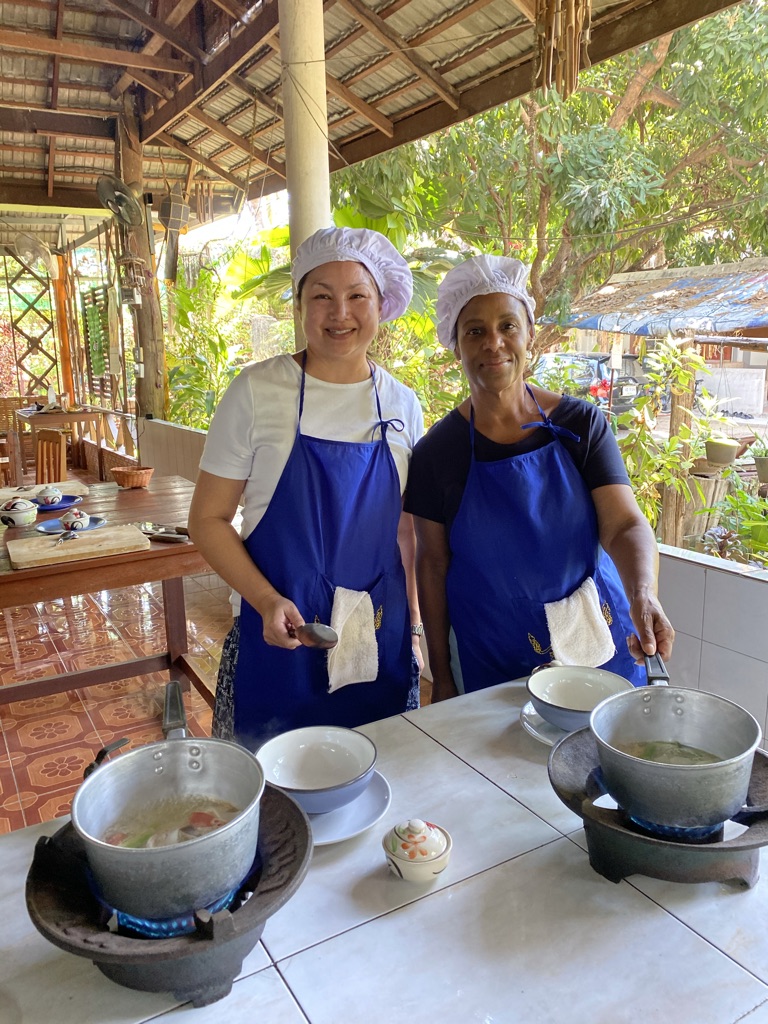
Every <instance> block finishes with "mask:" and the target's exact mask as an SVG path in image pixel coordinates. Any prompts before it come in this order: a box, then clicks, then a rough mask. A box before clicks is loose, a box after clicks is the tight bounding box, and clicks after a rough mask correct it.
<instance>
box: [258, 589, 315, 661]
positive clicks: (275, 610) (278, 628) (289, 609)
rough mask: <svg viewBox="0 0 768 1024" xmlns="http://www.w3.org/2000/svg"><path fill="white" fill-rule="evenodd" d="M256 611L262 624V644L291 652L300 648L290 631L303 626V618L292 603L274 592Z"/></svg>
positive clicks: (298, 642) (299, 643)
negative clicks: (283, 648)
mask: <svg viewBox="0 0 768 1024" xmlns="http://www.w3.org/2000/svg"><path fill="white" fill-rule="evenodd" d="M257 611H258V613H259V615H261V618H262V621H263V623H264V643H267V644H269V645H270V646H271V647H285V648H287V649H288V650H291V651H292V650H295V649H296V648H297V647H301V642H300V641H299V640H297V639H296V637H295V636H292V631H293V630H294V629H296V628H297V626H303V625H304V617H303V616H302V614H301V612H300V611H299V609H298V608H297V607H296V605H295V604H294V603H293V601H290V600H289V599H288V598H287V597H283V595H282V594H278V592H277V591H276V590H275V591H274V593H273V595H270V596H269V597H267V598H265V599H264V600H263V601H261V602H260V603H259V607H258V608H257Z"/></svg>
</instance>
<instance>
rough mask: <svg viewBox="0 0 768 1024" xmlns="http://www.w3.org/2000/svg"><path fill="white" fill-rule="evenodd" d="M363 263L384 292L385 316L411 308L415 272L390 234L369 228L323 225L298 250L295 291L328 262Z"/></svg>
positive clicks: (381, 292) (292, 275) (294, 279)
mask: <svg viewBox="0 0 768 1024" xmlns="http://www.w3.org/2000/svg"><path fill="white" fill-rule="evenodd" d="M347 260H349V261H351V262H353V263H362V265H363V266H364V267H365V269H366V270H367V271H368V272H369V273H370V275H371V277H372V278H373V280H374V281H375V282H376V287H377V288H378V289H379V294H380V295H381V320H382V323H383V322H384V321H386V320H396V319H397V318H398V317H399V316H402V315H403V313H404V312H405V311H406V309H408V304H409V303H410V301H411V296H412V295H413V275H412V274H411V269H410V267H409V266H408V264H407V262H406V261H405V260H404V259H403V257H402V256H401V255H400V253H399V252H398V251H397V249H396V248H395V247H394V245H392V243H391V242H390V241H389V239H388V238H385V237H384V235H382V234H380V233H379V232H378V231H371V230H370V229H369V228H321V229H320V230H319V231H316V232H315V233H314V235H310V236H309V238H307V239H305V240H304V241H303V242H302V243H301V245H300V246H299V247H298V249H297V250H296V255H295V257H294V260H293V266H292V267H291V277H292V279H293V287H294V294H295V293H296V290H297V288H298V285H299V283H300V281H301V280H302V279H303V278H304V277H305V276H306V275H307V274H308V273H309V272H310V270H314V269H315V268H316V267H321V266H322V265H323V264H324V263H340V262H344V261H347Z"/></svg>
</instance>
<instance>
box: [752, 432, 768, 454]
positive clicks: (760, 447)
mask: <svg viewBox="0 0 768 1024" xmlns="http://www.w3.org/2000/svg"><path fill="white" fill-rule="evenodd" d="M748 451H749V454H750V455H751V456H752V458H753V459H766V458H768V438H766V436H765V435H763V436H762V437H757V438H755V440H754V441H753V442H752V444H751V445H750V446H749V449H748Z"/></svg>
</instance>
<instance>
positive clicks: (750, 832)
mask: <svg viewBox="0 0 768 1024" xmlns="http://www.w3.org/2000/svg"><path fill="white" fill-rule="evenodd" d="M599 763H600V759H599V756H598V752H597V745H596V744H595V741H594V737H593V736H592V733H591V731H590V729H589V728H585V729H579V730H578V731H577V732H573V733H569V734H568V735H567V736H565V737H564V738H563V739H561V740H560V741H559V743H557V744H556V745H555V746H554V747H553V748H552V751H551V753H550V756H549V764H548V770H549V780H550V782H551V783H552V787H553V789H554V790H555V792H556V793H557V795H558V796H559V797H560V799H561V800H562V801H563V803H564V804H565V805H566V807H568V808H570V810H572V811H573V812H574V813H575V814H578V815H579V817H581V818H582V819H583V821H584V832H585V834H586V837H587V850H588V852H589V862H590V864H591V865H592V867H593V868H594V870H595V871H597V873H598V874H600V875H603V876H604V877H605V878H607V879H609V881H611V882H620V881H621V880H622V879H623V878H628V877H629V876H630V875H635V874H639V875H647V876H648V877H649V878H662V879H665V880H667V881H670V882H730V883H732V884H736V885H740V886H743V887H746V888H752V886H753V885H754V884H755V882H756V881H757V879H758V873H759V865H760V847H761V846H765V845H767V844H768V814H758V813H756V814H755V815H754V816H752V817H750V816H749V815H747V814H745V815H743V816H740V815H736V816H735V818H734V821H736V822H739V821H740V820H741V823H742V824H744V825H746V826H747V827H746V830H745V831H743V832H742V833H741V834H740V835H738V836H735V837H734V838H731V839H727V840H726V839H723V834H724V832H723V826H721V825H718V826H715V829H716V831H714V832H713V834H712V835H711V836H696V837H693V836H691V835H690V834H688V835H687V834H686V833H687V832H688V830H686V829H680V830H676V831H677V832H678V833H681V834H677V835H674V836H670V835H660V834H659V832H658V826H650V828H651V829H652V830H653V831H650V830H649V828H648V825H647V823H638V822H636V821H632V820H631V819H630V818H629V817H628V816H627V815H626V814H625V813H624V812H623V811H622V810H621V809H620V808H609V807H601V806H599V805H598V804H597V803H596V801H598V800H599V798H600V797H601V796H602V795H603V793H604V790H603V788H602V785H601V782H600V771H599ZM747 801H748V803H749V804H751V805H755V806H758V805H765V804H766V803H768V754H766V753H764V752H763V751H762V750H757V751H756V752H755V760H754V764H753V766H752V776H751V778H750V783H749V793H748V796H747ZM696 831H700V830H696Z"/></svg>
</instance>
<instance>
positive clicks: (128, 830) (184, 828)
mask: <svg viewBox="0 0 768 1024" xmlns="http://www.w3.org/2000/svg"><path fill="white" fill-rule="evenodd" d="M240 811H241V808H239V807H235V806H234V804H230V803H228V802H227V801H226V800H214V799H211V798H209V797H201V796H188V797H182V798H179V799H172V800H171V799H166V800H160V801H158V802H157V803H155V804H148V805H145V806H143V807H141V808H140V809H136V810H135V811H132V812H127V813H126V814H125V815H124V816H123V818H122V819H121V820H119V821H116V822H115V823H114V824H113V825H111V826H110V827H109V828H108V829H107V830H106V832H105V833H104V835H103V837H102V838H103V840H104V842H105V843H109V844H110V846H122V847H129V848H131V849H152V848H153V847H157V846H173V845H174V844H175V843H184V842H187V841H188V840H190V839H197V838H198V837H199V836H204V835H207V834H208V833H209V832H214V831H215V830H216V829H217V828H221V827H222V825H226V824H227V822H229V821H232V819H233V818H235V817H237V815H238V814H239V813H240Z"/></svg>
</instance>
